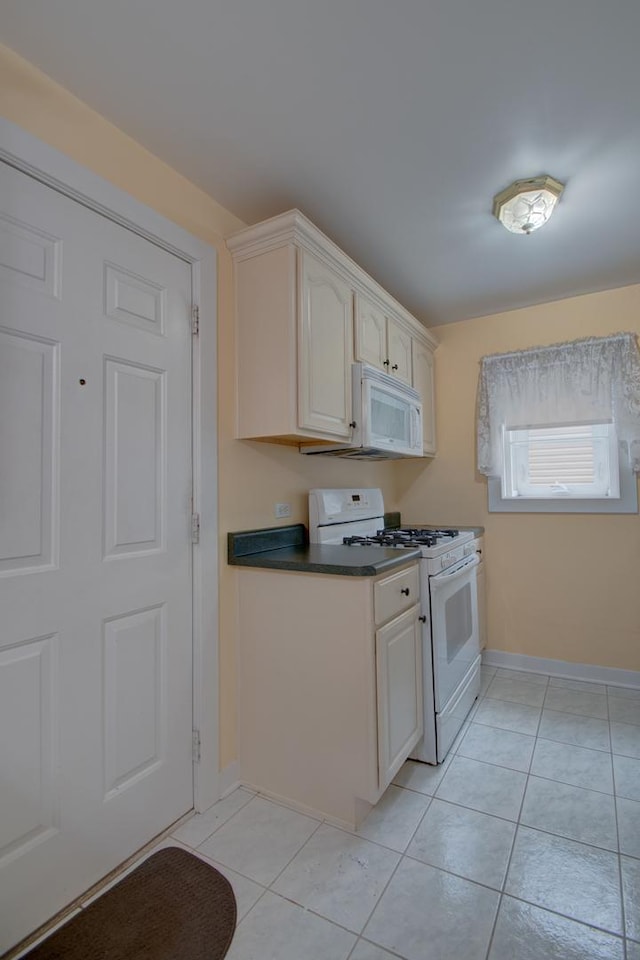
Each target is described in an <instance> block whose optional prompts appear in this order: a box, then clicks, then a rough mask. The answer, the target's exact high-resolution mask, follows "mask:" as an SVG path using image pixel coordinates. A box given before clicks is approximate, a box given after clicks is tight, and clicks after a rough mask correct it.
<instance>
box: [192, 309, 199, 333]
mask: <svg viewBox="0 0 640 960" xmlns="http://www.w3.org/2000/svg"><path fill="white" fill-rule="evenodd" d="M191 333H192V334H193V335H194V337H197V336H198V334H199V333H200V307H199V306H198V305H197V304H196V303H194V305H193V306H192V307H191Z"/></svg>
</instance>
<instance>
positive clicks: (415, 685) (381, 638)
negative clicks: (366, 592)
mask: <svg viewBox="0 0 640 960" xmlns="http://www.w3.org/2000/svg"><path fill="white" fill-rule="evenodd" d="M419 609H420V608H419V606H418V604H416V606H415V607H412V608H411V609H410V610H407V611H406V613H403V614H402V615H401V616H399V617H396V619H395V620H392V621H391V622H390V623H388V624H387V625H386V626H385V627H382V628H381V629H380V630H378V631H377V632H376V677H377V700H378V777H379V781H380V789H384V787H386V786H387V784H389V783H391V781H392V779H393V778H394V776H395V775H396V773H397V772H398V770H399V769H400V767H401V766H402V764H403V763H404V761H405V760H406V759H407V757H408V756H409V753H410V752H411V750H412V749H413V747H414V746H415V745H416V743H417V742H418V740H419V739H420V737H421V736H422V731H423V721H424V718H423V706H422V641H421V630H420V629H419V628H420V624H419V622H418V613H419Z"/></svg>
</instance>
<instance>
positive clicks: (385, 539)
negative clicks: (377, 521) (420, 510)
mask: <svg viewBox="0 0 640 960" xmlns="http://www.w3.org/2000/svg"><path fill="white" fill-rule="evenodd" d="M458 533H459V531H458V530H453V529H447V530H418V529H405V530H378V531H377V533H375V534H370V535H369V536H359V537H358V536H354V537H344V538H343V541H342V542H343V543H344V544H346V545H347V546H350V547H353V546H358V547H395V548H402V547H407V548H411V547H435V546H437V545H438V543H439V542H440V541H441V540H450V539H453V538H454V537H457V536H458Z"/></svg>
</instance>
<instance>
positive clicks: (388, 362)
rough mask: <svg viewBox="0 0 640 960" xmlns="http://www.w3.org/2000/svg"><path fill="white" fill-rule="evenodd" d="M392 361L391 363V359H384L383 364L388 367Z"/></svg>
mask: <svg viewBox="0 0 640 960" xmlns="http://www.w3.org/2000/svg"><path fill="white" fill-rule="evenodd" d="M390 363H391V361H390V360H383V361H382V366H383V367H388V366H389V364H390Z"/></svg>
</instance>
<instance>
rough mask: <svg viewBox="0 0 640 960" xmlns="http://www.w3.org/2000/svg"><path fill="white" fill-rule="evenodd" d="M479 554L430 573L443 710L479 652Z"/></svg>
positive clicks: (436, 676)
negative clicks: (432, 573) (438, 571)
mask: <svg viewBox="0 0 640 960" xmlns="http://www.w3.org/2000/svg"><path fill="white" fill-rule="evenodd" d="M478 563H479V558H478V555H477V554H474V555H473V556H472V557H467V558H465V559H464V560H463V561H461V562H460V563H458V564H456V565H455V566H453V567H450V568H449V569H448V570H443V571H442V573H438V574H436V576H434V577H429V594H430V598H431V639H432V644H433V690H434V698H435V709H436V713H441V712H442V711H443V710H444V709H445V707H446V705H447V703H448V702H449V700H450V698H451V695H452V694H453V693H454V692H455V690H456V689H457V688H458V686H459V685H460V683H461V682H462V680H463V679H464V677H465V675H466V674H467V673H468V672H469V670H470V669H471V667H472V666H473V664H474V663H475V661H476V660H477V658H478V655H479V653H480V638H479V631H478V588H477V582H476V573H477V566H478Z"/></svg>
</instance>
